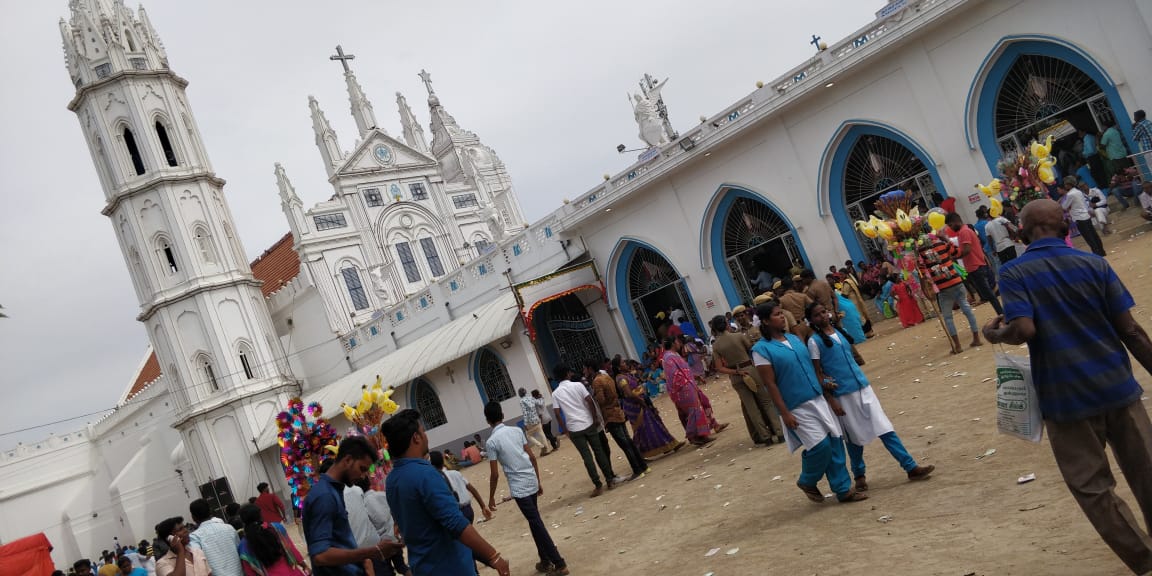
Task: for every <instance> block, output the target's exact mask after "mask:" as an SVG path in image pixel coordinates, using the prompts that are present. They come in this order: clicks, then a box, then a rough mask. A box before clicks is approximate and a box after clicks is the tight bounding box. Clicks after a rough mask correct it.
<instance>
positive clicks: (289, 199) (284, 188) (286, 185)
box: [275, 162, 302, 208]
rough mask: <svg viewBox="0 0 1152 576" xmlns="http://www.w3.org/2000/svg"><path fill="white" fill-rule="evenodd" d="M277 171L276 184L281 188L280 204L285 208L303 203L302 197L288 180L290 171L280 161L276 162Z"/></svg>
mask: <svg viewBox="0 0 1152 576" xmlns="http://www.w3.org/2000/svg"><path fill="white" fill-rule="evenodd" d="M275 172H276V186H277V187H279V188H280V204H281V205H282V206H284V207H285V208H287V207H288V206H291V205H293V204H302V202H300V197H299V196H297V195H296V188H295V187H294V186H292V182H290V181H289V180H288V173H286V172H285V171H284V167H283V166H281V165H280V163H279V162H277V163H276V171H275Z"/></svg>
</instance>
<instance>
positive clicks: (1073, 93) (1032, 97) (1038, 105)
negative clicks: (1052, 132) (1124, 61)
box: [995, 54, 1103, 141]
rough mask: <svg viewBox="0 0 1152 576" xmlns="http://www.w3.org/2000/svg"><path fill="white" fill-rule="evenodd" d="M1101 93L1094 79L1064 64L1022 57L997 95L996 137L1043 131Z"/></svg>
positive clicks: (1027, 56) (1037, 57)
mask: <svg viewBox="0 0 1152 576" xmlns="http://www.w3.org/2000/svg"><path fill="white" fill-rule="evenodd" d="M1101 93H1103V89H1101V88H1100V86H1099V85H1098V84H1096V82H1095V81H1094V80H1092V78H1091V77H1089V76H1088V75H1087V74H1085V73H1084V71H1082V70H1080V69H1079V68H1077V67H1076V66H1074V65H1072V64H1070V63H1068V62H1065V61H1064V60H1061V59H1059V58H1052V57H1050V56H1040V55H1038V54H1025V55H1022V56H1020V57H1019V58H1018V59H1017V60H1016V62H1014V63H1013V64H1012V68H1010V69H1009V70H1008V74H1007V75H1006V76H1005V78H1004V83H1003V84H1001V86H1000V91H999V92H998V93H997V95H996V108H995V110H996V115H995V122H996V137H997V138H999V137H1001V136H1005V135H1007V134H1012V133H1015V132H1019V131H1021V130H1028V131H1030V132H1036V131H1040V130H1043V129H1044V128H1047V127H1049V126H1051V125H1053V124H1056V123H1057V122H1059V121H1060V119H1061V118H1059V116H1063V113H1064V112H1066V111H1068V110H1069V109H1071V108H1075V107H1077V106H1080V105H1082V104H1084V102H1086V101H1088V100H1090V99H1092V98H1093V97H1094V96H1097V95H1099V94H1101ZM1025 140H1026V141H1027V140H1028V138H1025Z"/></svg>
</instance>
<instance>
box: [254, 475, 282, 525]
mask: <svg viewBox="0 0 1152 576" xmlns="http://www.w3.org/2000/svg"><path fill="white" fill-rule="evenodd" d="M256 491H257V492H259V493H260V495H259V496H257V497H256V507H257V508H259V509H260V519H261V520H263V521H265V522H284V516H285V513H284V502H283V501H281V500H280V497H279V496H277V495H276V494H274V493H273V492H272V491H271V490H269V489H268V483H267V482H261V483H259V484H257V485H256Z"/></svg>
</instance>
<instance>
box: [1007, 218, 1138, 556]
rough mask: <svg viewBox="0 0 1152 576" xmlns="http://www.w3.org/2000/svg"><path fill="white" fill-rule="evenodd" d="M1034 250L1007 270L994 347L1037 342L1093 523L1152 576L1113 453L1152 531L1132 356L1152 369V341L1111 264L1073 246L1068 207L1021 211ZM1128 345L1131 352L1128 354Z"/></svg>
mask: <svg viewBox="0 0 1152 576" xmlns="http://www.w3.org/2000/svg"><path fill="white" fill-rule="evenodd" d="M1020 223H1021V227H1022V230H1021V235H1022V236H1023V238H1024V239H1025V240H1026V241H1028V242H1029V245H1028V249H1027V250H1025V251H1024V254H1022V255H1020V256H1019V257H1017V258H1016V259H1015V260H1012V261H1011V262H1008V263H1007V264H1005V265H1004V266H1003V267H1002V268H1001V269H1000V294H1001V296H1003V298H1004V315H1003V316H998V317H996V318H994V319H993V320H992V321H990V322H989V323H988V324H987V325H986V326H984V336H985V337H986V338H988V341H989V342H992V343H994V344H995V343H1000V342H1005V343H1008V344H1021V343H1025V342H1027V343H1028V350H1029V352H1030V354H1031V364H1032V379H1033V382H1034V383H1035V385H1036V393H1037V395H1038V396H1039V399H1040V410H1041V412H1042V414H1043V416H1044V424H1045V427H1046V428H1047V429H1048V439H1049V442H1050V443H1051V445H1052V453H1053V455H1054V456H1055V457H1056V464H1057V466H1059V468H1060V473H1061V475H1063V477H1064V482H1065V484H1067V485H1068V489H1069V490H1071V492H1072V495H1073V496H1074V497H1075V498H1076V501H1077V503H1079V504H1080V508H1081V509H1082V510H1083V511H1084V514H1085V515H1086V516H1088V520H1089V521H1091V522H1092V525H1093V526H1094V527H1095V528H1096V531H1097V532H1098V533H1099V534H1100V537H1101V538H1103V539H1104V542H1105V543H1107V544H1108V546H1110V547H1111V548H1112V551H1113V552H1115V553H1116V555H1117V556H1119V557H1120V559H1121V560H1123V561H1124V563H1125V564H1127V565H1128V567H1129V568H1130V569H1131V570H1132V571H1133V572H1135V573H1137V574H1145V573H1147V572H1149V571H1152V538H1150V537H1149V535H1148V533H1147V532H1146V531H1145V530H1143V529H1141V527H1140V525H1139V524H1138V523H1137V521H1136V519H1135V518H1134V517H1133V515H1132V511H1131V510H1130V509H1129V508H1128V505H1127V504H1126V503H1125V502H1124V501H1123V500H1121V499H1120V498H1119V497H1118V496H1117V495H1116V491H1115V488H1116V480H1115V478H1114V477H1113V476H1112V469H1111V466H1110V465H1109V463H1108V456H1107V454H1106V453H1105V451H1104V448H1105V446H1106V445H1108V444H1111V445H1112V453H1113V454H1114V455H1115V457H1116V460H1117V462H1118V463H1119V465H1120V469H1121V470H1123V471H1124V476H1125V478H1126V479H1127V480H1128V486H1129V487H1130V488H1131V489H1132V493H1133V495H1134V496H1135V497H1136V501H1137V503H1138V504H1139V505H1140V511H1141V512H1142V514H1143V516H1144V521H1145V524H1146V525H1148V526H1152V480H1150V478H1152V422H1150V421H1149V418H1148V412H1147V411H1146V410H1145V408H1144V405H1143V403H1142V402H1141V401H1140V396H1141V394H1142V393H1143V390H1142V389H1141V388H1140V385H1139V384H1137V383H1136V379H1135V378H1134V377H1133V374H1132V364H1131V361H1130V360H1129V358H1128V352H1129V351H1131V353H1132V355H1133V356H1134V357H1135V358H1136V360H1137V361H1138V362H1140V364H1141V365H1142V366H1143V367H1144V369H1145V370H1148V371H1150V372H1152V340H1149V338H1148V334H1147V333H1146V332H1145V331H1144V329H1143V328H1142V327H1141V326H1140V324H1139V323H1137V322H1136V319H1135V318H1133V317H1132V311H1131V309H1132V307H1133V306H1134V305H1135V302H1134V301H1133V299H1132V295H1131V294H1129V293H1128V290H1127V289H1126V288H1125V287H1124V284H1123V283H1122V282H1121V281H1120V279H1119V278H1117V277H1116V273H1115V272H1114V271H1113V270H1112V267H1111V266H1109V265H1108V262H1107V261H1106V260H1105V259H1103V258H1101V257H1099V256H1096V255H1093V254H1088V253H1086V252H1083V251H1080V250H1076V249H1074V248H1069V247H1068V246H1067V245H1066V244H1065V243H1064V240H1063V239H1064V236H1065V235H1066V234H1067V233H1068V225H1067V223H1065V221H1064V213H1063V210H1062V209H1061V208H1060V205H1059V204H1057V203H1055V202H1053V201H1051V200H1047V199H1045V200H1034V201H1032V202H1030V203H1028V205H1027V206H1025V207H1024V210H1023V211H1021V213H1020ZM1125 348H1127V349H1125Z"/></svg>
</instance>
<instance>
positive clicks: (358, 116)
mask: <svg viewBox="0 0 1152 576" xmlns="http://www.w3.org/2000/svg"><path fill="white" fill-rule="evenodd" d="M355 58H356V56H355V55H354V54H345V53H344V48H343V47H341V46H339V45H337V46H336V54H335V55H333V56H329V57H328V59H329V60H337V61H339V62H340V65H341V66H343V67H344V82H345V83H347V84H348V103H349V104H350V105H351V108H352V118H354V119H355V120H356V128H357V129H359V130H360V137H361V138H364V136H365V135H367V134H368V132H369V131H371V130H372V129H374V128H378V126H377V124H376V113H375V112H373V111H372V103H371V102H369V101H368V95H366V94H364V89H363V88H361V87H360V82H359V81H357V80H356V74H355V73H353V72H352V68H351V67H349V66H348V62H349V61H350V60H353V59H355Z"/></svg>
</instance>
